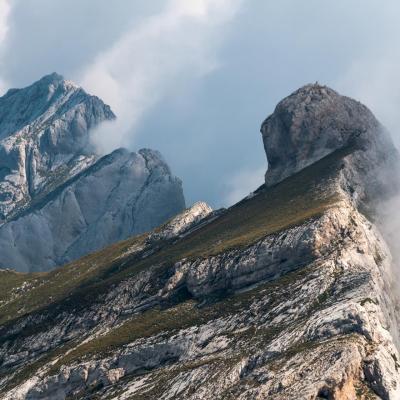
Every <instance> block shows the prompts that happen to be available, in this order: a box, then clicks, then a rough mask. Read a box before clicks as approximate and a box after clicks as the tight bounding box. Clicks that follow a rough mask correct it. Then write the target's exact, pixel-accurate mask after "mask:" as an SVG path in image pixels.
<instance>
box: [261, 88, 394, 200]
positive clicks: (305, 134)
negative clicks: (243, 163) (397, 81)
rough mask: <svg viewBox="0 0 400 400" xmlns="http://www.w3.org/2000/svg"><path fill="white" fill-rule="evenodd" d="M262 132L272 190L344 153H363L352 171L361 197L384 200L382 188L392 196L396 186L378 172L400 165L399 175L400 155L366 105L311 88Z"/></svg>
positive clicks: (289, 101)
mask: <svg viewBox="0 0 400 400" xmlns="http://www.w3.org/2000/svg"><path fill="white" fill-rule="evenodd" d="M261 132H262V137H263V141H264V147H265V151H266V154H267V158H268V170H267V172H266V174H265V182H266V185H268V186H270V185H273V184H276V183H277V182H280V181H282V180H283V179H285V178H286V177H288V176H290V175H292V174H294V173H296V172H298V171H300V170H301V169H303V168H304V167H306V166H308V165H311V164H312V163H314V162H315V161H318V160H320V159H321V158H323V157H324V156H326V155H328V154H331V153H332V152H334V151H335V150H337V149H341V148H345V147H352V148H353V150H356V149H360V150H363V151H359V152H354V153H353V155H352V157H350V162H349V163H348V164H349V165H348V168H347V169H348V170H349V173H351V174H352V176H351V178H350V179H348V181H349V182H351V183H353V184H357V185H358V186H360V189H361V190H362V192H363V193H358V194H361V197H365V195H367V196H369V197H371V196H377V195H378V196H379V195H381V193H382V186H384V185H385V186H386V187H385V188H384V190H385V191H387V190H388V187H389V186H393V185H394V184H395V182H393V181H392V180H390V177H389V176H387V175H386V174H381V173H380V169H379V168H378V166H379V167H383V168H385V169H388V168H391V167H393V165H394V164H397V165H396V168H397V169H398V156H397V152H396V151H395V150H394V146H393V143H392V142H391V140H390V137H389V135H388V133H387V132H386V130H385V128H384V127H383V126H382V125H381V124H380V123H379V122H378V121H377V120H376V118H375V117H374V115H373V114H372V113H371V111H370V110H368V108H367V107H365V106H364V105H363V104H361V103H359V102H358V101H356V100H353V99H351V98H348V97H345V96H341V95H339V94H338V93H337V92H335V91H334V90H332V89H330V88H328V87H326V86H321V85H319V84H314V85H306V86H304V87H302V88H300V89H299V90H297V91H296V92H294V93H293V94H291V95H290V96H288V97H287V98H285V99H284V100H282V101H281V102H280V103H279V104H278V105H277V107H276V109H275V112H274V113H273V114H272V115H271V116H270V117H268V118H267V119H266V120H265V121H264V122H263V124H262V126H261ZM382 164H383V165H382ZM350 170H351V171H350ZM383 178H385V180H386V181H387V180H389V182H386V181H385V182H382V179H383ZM361 181H362V182H361ZM396 184H397V182H396ZM367 189H368V190H369V193H365V190H367Z"/></svg>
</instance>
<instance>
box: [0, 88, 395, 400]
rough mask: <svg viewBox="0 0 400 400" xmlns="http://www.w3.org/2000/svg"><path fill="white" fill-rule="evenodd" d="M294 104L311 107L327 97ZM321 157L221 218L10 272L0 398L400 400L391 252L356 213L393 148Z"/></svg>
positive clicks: (317, 94) (1, 320) (184, 218)
mask: <svg viewBox="0 0 400 400" xmlns="http://www.w3.org/2000/svg"><path fill="white" fill-rule="evenodd" d="M300 91H302V92H303V93H304V94H305V95H306V96H305V97H306V98H308V97H309V96H310V97H311V99H312V100H311V103H312V104H309V106H310V107H311V108H313V107H315V108H316V109H318V108H319V107H320V106H321V104H319V103H321V102H322V104H324V103H325V102H326V101H328V99H326V98H325V96H328V97H329V96H330V92H331V91H330V90H329V89H327V88H324V87H321V86H317V85H312V86H306V87H305V88H302V89H300ZM296 99H297V100H296ZM293 101H298V102H302V101H303V100H302V99H301V98H299V97H297V94H296V93H295V94H294V95H293V96H290V97H289V98H288V99H287V102H288V103H293ZM329 101H331V100H329ZM334 101H335V102H336V105H335V104H333V105H332V108H331V111H329V112H328V113H327V115H325V117H324V118H328V119H330V118H331V117H332V115H331V113H332V112H335V109H336V107H337V108H338V109H341V107H342V106H343V104H342V102H343V101H344V100H343V98H342V97H340V96H335V100H334ZM345 102H347V100H345ZM314 103H315V104H314ZM296 107H300V108H301V107H302V106H301V104H298V105H296ZM275 118H278V117H277V116H272V117H271V119H272V120H273V119H275ZM302 118H305V119H306V120H304V121H303V120H302ZM302 118H300V121H299V123H300V124H302V125H305V126H306V125H307V124H308V125H310V126H311V125H313V124H314V123H315V122H313V121H307V119H309V118H310V115H309V114H307V113H305V114H303V117H302ZM321 118H322V117H321ZM355 118H356V120H357V118H358V117H357V116H355ZM374 121H375V120H374ZM321 126H323V127H325V126H326V125H325V124H322V125H321ZM346 126H347V125H346ZM264 127H265V125H264ZM377 127H379V129H378V130H377V131H376V135H386V134H385V133H384V130H383V129H382V128H381V127H380V125H377ZM288 128H289V132H290V131H291V128H290V126H289V127H288ZM348 128H349V129H350V128H351V129H353V128H354V129H357V130H358V126H357V125H356V126H353V125H352V122H351V123H349V126H348ZM277 129H278V130H277V131H276V132H275V131H273V129H272V128H271V129H269V134H271V135H278V134H279V133H281V134H286V133H287V131H286V130H281V128H280V127H278V128H277ZM324 129H325V128H324ZM346 129H347V128H346ZM304 134H305V133H304ZM322 135H323V134H322ZM357 137H358V136H357ZM356 142H357V141H356ZM312 147H313V146H312ZM386 150H390V153H391V157H390V158H387V159H383V158H379V157H377V154H381V153H382V152H385V151H386ZM282 151H284V150H282ZM324 153H325V154H324V155H321V156H317V157H316V159H313V158H314V156H315V154H316V153H315V152H314V150H312V151H311V150H310V149H309V150H307V149H306V148H305V147H303V148H302V154H303V155H302V156H301V157H305V156H304V154H310V156H311V158H312V161H310V162H307V160H306V158H304V160H303V161H304V162H305V165H308V166H306V167H304V168H303V167H301V166H300V167H298V168H297V167H295V168H294V169H293V170H292V172H290V173H289V176H287V177H286V178H285V179H283V180H281V181H280V182H277V183H276V184H271V185H269V186H264V187H262V188H260V189H259V190H257V191H256V192H255V193H254V196H251V197H249V198H246V199H244V200H243V201H241V202H240V203H238V204H237V205H235V206H233V207H231V208H230V209H228V210H225V211H222V212H219V213H210V212H209V210H207V207H203V206H201V205H200V207H199V205H197V206H196V207H194V208H193V209H190V210H187V211H186V212H185V213H183V214H182V215H181V216H178V217H177V218H174V219H173V220H172V221H171V222H170V223H169V224H167V225H164V226H163V227H161V228H160V229H157V230H156V231H155V232H153V233H151V234H149V235H144V236H139V237H134V238H131V239H129V240H127V241H125V242H122V243H118V244H116V245H114V246H112V247H109V248H107V249H104V250H103V251H102V252H100V253H96V254H93V255H91V256H88V257H86V258H83V259H82V260H79V261H77V262H76V263H74V264H71V265H69V266H66V267H64V268H61V269H59V270H56V271H54V272H52V273H49V274H45V275H43V276H40V277H36V276H34V275H25V276H21V275H15V274H14V273H13V272H12V271H4V272H3V275H4V276H3V282H5V292H4V294H0V354H1V360H2V361H1V366H0V372H1V373H2V375H0V376H1V378H0V390H1V393H2V396H3V398H5V399H13V400H14V399H17V400H19V399H56V400H58V399H66V398H74V397H75V398H91V397H92V398H94V397H96V398H98V399H113V400H123V399H128V398H133V399H136V398H137V399H154V398H160V399H172V398H177V399H193V400H194V399H196V400H198V399H215V398H232V399H243V400H244V399H276V400H278V399H279V400H282V399H293V400H294V399H296V400H298V399H304V400H306V399H307V400H310V399H333V400H353V399H354V400H355V399H364V400H367V399H385V400H386V399H389V400H397V399H398V398H399V396H400V373H399V368H400V365H399V362H398V360H399V353H398V349H397V347H396V343H395V337H396V332H398V327H399V323H398V315H397V311H396V309H397V308H398V299H397V297H396V295H395V292H393V291H391V290H390V288H391V287H392V285H393V274H392V265H391V263H392V260H391V255H390V249H389V248H388V247H387V246H386V244H385V241H384V238H383V237H382V235H381V234H380V232H379V231H378V229H377V228H376V226H374V224H373V223H372V222H371V221H370V220H368V218H367V217H366V216H365V215H363V214H362V213H361V212H360V209H364V208H363V207H364V206H365V205H366V204H368V203H369V202H375V201H376V200H377V198H376V197H374V196H372V197H370V198H368V196H367V192H368V190H367V188H366V187H363V185H364V184H368V182H372V183H373V182H374V181H375V178H374V175H373V174H372V172H373V171H375V172H376V176H381V175H382V176H383V174H384V172H385V171H386V172H387V169H390V171H391V172H393V170H394V169H396V168H398V155H397V153H396V151H395V150H394V147H391V145H390V139H389V137H388V136H387V137H382V138H379V140H376V141H370V140H367V141H363V143H362V146H359V143H349V142H348V141H347V140H345V141H343V144H342V145H337V146H336V147H335V146H334V147H333V148H329V151H325V150H324ZM366 155H368V156H370V157H372V158H371V160H374V162H373V163H370V162H369V163H368V165H363V164H362V162H367V161H368V160H369V159H368V157H366ZM281 158H282V160H284V159H285V157H283V156H282V157H281ZM355 161H357V163H358V164H357V165H355V164H354V162H355ZM288 162H290V160H288ZM273 165H274V164H273V163H272V166H273ZM293 165H294V164H291V168H293ZM282 170H283V171H287V170H288V169H287V168H285V167H283V169H282ZM271 173H273V172H271ZM285 174H286V173H285ZM271 176H272V175H271ZM277 176H278V175H277ZM387 183H388V181H383V185H381V189H382V190H387V191H388V192H389V193H390V190H389V189H391V188H389V187H388V186H387V185H386V184H387ZM385 194H386V193H382V195H385ZM186 222H187V227H185V226H186ZM77 271H79V272H80V273H79V274H77Z"/></svg>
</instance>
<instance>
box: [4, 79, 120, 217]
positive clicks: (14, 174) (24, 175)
mask: <svg viewBox="0 0 400 400" xmlns="http://www.w3.org/2000/svg"><path fill="white" fill-rule="evenodd" d="M114 118H115V116H114V114H113V113H112V111H111V110H110V107H109V106H107V105H105V104H104V103H103V102H102V101H101V100H100V99H99V98H97V97H95V96H89V95H88V94H87V93H85V91H84V90H83V89H81V88H80V87H78V86H76V85H75V84H73V83H72V82H69V81H65V80H64V79H63V77H62V76H60V75H58V74H51V75H48V76H45V77H44V78H42V79H41V80H39V81H38V82H36V83H34V84H33V85H31V86H29V87H27V88H24V89H11V90H9V91H8V92H7V93H6V94H5V95H4V96H3V97H1V98H0V218H1V219H3V220H4V219H6V218H7V217H8V216H9V215H10V214H12V213H15V212H17V211H18V209H20V208H23V207H24V206H25V205H26V204H27V203H28V202H29V201H31V200H32V199H33V198H34V197H36V196H38V195H39V194H40V193H41V192H42V191H49V189H50V188H51V187H52V186H54V185H59V184H60V183H62V181H63V180H65V179H66V178H68V177H70V176H71V175H73V174H76V173H78V172H79V171H80V170H81V169H82V168H84V167H86V166H87V165H88V164H91V163H93V162H94V160H95V156H94V154H93V152H91V154H88V147H89V134H88V132H89V129H90V128H93V127H94V126H96V125H97V124H99V123H100V122H102V121H104V120H112V119H114ZM60 181H61V182H60ZM1 219H0V221H1Z"/></svg>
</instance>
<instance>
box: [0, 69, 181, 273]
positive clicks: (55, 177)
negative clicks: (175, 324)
mask: <svg viewBox="0 0 400 400" xmlns="http://www.w3.org/2000/svg"><path fill="white" fill-rule="evenodd" d="M114 118H115V116H114V114H113V113H112V111H111V110H110V108H109V106H107V105H105V104H104V103H103V102H102V101H101V100H100V99H98V98H97V97H95V96H90V95H88V94H87V93H86V92H85V91H84V90H83V89H82V88H80V87H78V86H76V85H75V84H73V83H72V82H69V81H66V80H64V79H63V78H62V77H61V76H60V75H57V74H52V75H49V76H46V77H44V78H42V79H41V80H39V81H38V82H36V83H34V84H33V85H31V86H29V87H27V88H24V89H12V90H10V91H9V92H7V93H6V95H5V96H3V97H2V98H0V253H1V256H0V267H2V268H8V267H10V268H15V269H17V270H19V271H45V270H48V269H51V268H54V267H56V266H58V265H62V264H64V263H66V262H69V261H71V260H73V259H75V258H77V257H80V256H82V255H85V254H87V253H89V252H91V251H95V250H98V249H100V248H101V247H104V246H106V245H107V244H110V243H113V242H115V241H118V240H122V239H125V238H127V237H129V236H130V235H132V234H138V233H142V232H145V231H148V230H151V229H152V228H154V227H156V226H158V225H159V224H161V223H163V222H164V221H165V220H167V219H169V218H170V217H172V216H174V215H175V214H176V213H178V212H180V211H181V210H182V209H183V208H184V207H185V202H184V198H183V193H182V186H181V182H180V180H179V179H178V178H176V177H174V176H173V175H172V174H171V171H170V169H169V167H168V166H167V164H166V163H165V161H164V160H163V159H162V157H161V155H160V154H159V153H158V152H156V151H152V150H147V149H143V150H140V151H139V152H138V153H129V152H128V151H126V150H123V149H121V150H117V151H115V152H113V153H112V154H109V155H107V156H104V157H100V156H99V155H98V154H96V153H95V152H94V150H93V148H92V146H91V140H90V137H89V134H90V133H89V132H90V129H91V128H93V127H95V126H96V125H98V124H99V123H101V122H102V121H105V120H112V119H114Z"/></svg>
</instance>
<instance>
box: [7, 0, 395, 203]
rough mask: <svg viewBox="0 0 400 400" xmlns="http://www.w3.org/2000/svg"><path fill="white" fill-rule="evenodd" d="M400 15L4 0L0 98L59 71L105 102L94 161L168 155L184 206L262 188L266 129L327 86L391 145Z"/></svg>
mask: <svg viewBox="0 0 400 400" xmlns="http://www.w3.org/2000/svg"><path fill="white" fill-rule="evenodd" d="M399 14H400V4H399V2H398V1H396V0H386V1H385V7H383V6H382V2H381V1H378V0H337V1H335V2H326V1H321V0H305V1H298V0H279V1H278V0H276V1H269V0H163V1H162V0H152V1H134V0H130V1H128V0H116V1H113V2H110V1H109V0H84V1H82V0H0V91H4V90H5V89H6V88H8V87H21V86H24V85H27V84H29V83H31V82H33V81H35V80H37V79H39V78H40V77H41V76H43V75H45V74H47V73H50V72H53V71H56V72H59V73H61V74H63V75H64V77H65V78H67V79H71V80H74V81H75V82H77V83H78V84H81V85H82V86H83V87H84V88H85V89H86V90H87V91H89V92H90V93H92V94H96V95H98V96H99V97H101V98H103V100H104V101H106V102H107V103H109V104H110V105H111V106H112V108H113V109H114V111H115V112H116V113H117V115H118V116H119V122H118V123H117V124H116V125H112V126H106V127H104V128H102V129H100V130H99V131H98V132H94V135H96V138H97V139H96V140H97V141H98V143H97V144H98V146H99V149H101V150H102V151H110V150H112V149H113V148H116V147H118V146H124V147H128V148H130V149H132V150H137V149H139V148H141V147H150V148H155V149H158V150H160V151H161V152H162V154H163V155H164V157H165V158H166V160H167V161H168V163H169V165H170V166H171V168H172V170H173V172H174V173H175V174H176V175H177V176H179V177H180V178H181V179H182V180H183V184H184V190H185V195H186V199H187V203H188V204H191V203H193V202H194V201H197V200H205V201H207V202H209V203H210V204H211V205H212V206H213V207H220V206H226V205H230V204H232V203H233V202H235V201H237V200H239V199H240V198H241V197H243V196H245V195H246V194H247V193H249V192H250V191H251V190H254V189H256V187H257V186H258V185H260V184H261V183H262V180H263V174H264V172H265V169H266V167H267V162H266V157H265V153H264V150H263V145H262V140H261V135H260V133H259V127H260V125H261V122H262V121H263V120H264V119H265V118H266V117H267V116H268V115H269V114H270V113H271V112H273V110H274V107H275V105H276V103H277V102H278V101H279V100H280V99H282V98H283V97H285V96H286V95H288V94H290V93H291V92H292V91H294V90H295V89H297V88H298V87H300V86H302V85H304V84H306V83H310V82H315V81H319V82H320V83H324V84H327V85H329V86H331V87H333V88H334V89H336V90H338V91H340V92H341V93H343V94H347V95H350V96H352V97H356V98H357V99H359V100H361V101H363V102H364V103H366V104H367V105H368V106H369V107H370V108H371V109H372V110H373V111H374V112H375V114H376V115H377V116H378V118H379V119H380V120H381V121H382V122H383V123H384V124H385V125H387V126H388V128H389V129H390V130H391V131H392V133H393V134H394V135H395V136H396V134H397V132H396V130H397V126H398V124H399V122H400V121H399V115H400V113H398V109H399V106H400V79H399V73H400V72H399V71H400V47H399V46H398V38H399V37H400V25H399V24H398V20H399V17H400V15H399Z"/></svg>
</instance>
